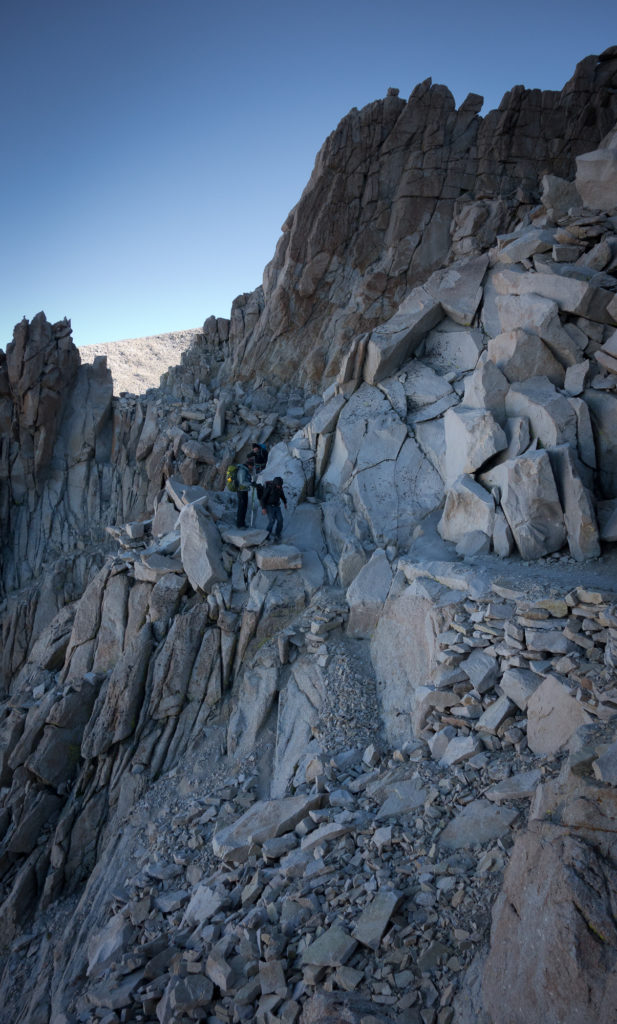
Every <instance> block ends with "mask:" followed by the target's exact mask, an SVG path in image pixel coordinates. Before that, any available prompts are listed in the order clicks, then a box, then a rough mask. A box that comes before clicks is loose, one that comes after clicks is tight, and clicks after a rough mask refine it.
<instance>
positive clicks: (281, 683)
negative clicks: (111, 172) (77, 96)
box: [0, 48, 617, 1024]
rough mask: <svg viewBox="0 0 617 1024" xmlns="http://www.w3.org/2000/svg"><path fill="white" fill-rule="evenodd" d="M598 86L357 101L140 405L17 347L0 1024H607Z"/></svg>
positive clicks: (4, 568)
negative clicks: (273, 232) (243, 275)
mask: <svg viewBox="0 0 617 1024" xmlns="http://www.w3.org/2000/svg"><path fill="white" fill-rule="evenodd" d="M616 97H617V51H616V50H615V49H614V48H613V49H611V50H607V51H606V52H605V53H604V54H603V55H602V56H601V57H599V58H597V57H590V58H588V59H586V60H585V61H583V62H582V63H581V64H580V65H579V66H578V68H577V70H576V73H575V75H574V77H573V79H572V80H571V82H570V83H568V85H567V86H565V87H564V89H563V90H562V91H561V92H560V93H548V94H547V93H544V94H541V93H538V92H530V91H528V90H524V89H522V88H521V87H517V88H516V89H515V90H513V91H512V92H511V93H509V94H508V95H507V96H506V97H505V98H504V100H503V102H502V104H501V106H500V109H499V110H498V111H496V112H492V113H491V114H489V115H487V117H486V118H484V119H480V117H479V115H478V111H479V109H480V106H481V103H480V100H479V98H478V97H470V98H468V100H467V101H465V103H464V104H463V105H462V107H461V108H460V110H458V111H456V110H455V109H454V105H453V103H452V100H451V97H450V94H449V93H448V92H447V90H445V89H444V88H443V87H433V86H431V85H430V83H424V84H423V85H421V86H419V87H418V88H417V89H416V90H415V91H414V93H413V94H412V96H411V98H410V100H409V102H408V103H404V102H403V101H402V100H401V99H399V98H398V96H397V95H394V94H392V95H389V96H388V97H386V98H385V99H384V100H382V101H378V102H377V103H375V104H371V105H370V106H369V107H368V108H366V109H365V110H363V111H360V112H358V111H352V112H351V113H350V114H349V115H348V117H347V118H345V119H344V120H343V122H342V123H341V125H340V126H339V128H338V129H337V131H336V132H335V133H334V134H333V135H332V136H331V137H330V138H329V139H328V140H327V141H326V143H325V145H324V147H323V149H322V150H321V152H320V154H319V156H318V158H317V162H316V166H315V169H314V172H313V175H312V177H311V179H310V181H309V184H308V185H307V188H306V189H305V192H304V193H303V196H302V198H301V200H300V202H299V204H298V206H297V207H296V208H295V210H294V211H292V213H291V214H290V217H289V218H288V221H287V223H286V225H285V226H284V230H283V237H282V239H281V242H280V244H279V247H278V248H277V253H276V254H275V257H274V260H273V262H272V263H271V264H270V266H269V267H268V268H267V269H266V273H265V278H264V286H263V288H262V289H258V290H257V291H256V292H255V293H252V294H247V295H243V296H241V297H240V298H239V299H237V300H236V302H235V303H234V306H233V309H232V311H231V317H230V320H224V319H215V318H210V319H208V320H207V321H206V323H205V324H204V329H203V334H202V335H200V336H199V338H197V339H196V341H195V342H194V344H193V345H192V346H191V348H190V349H189V350H188V351H187V352H185V353H184V355H183V357H182V361H181V363H180V364H179V366H177V367H174V368H172V369H170V370H169V371H168V372H167V374H165V375H164V376H163V378H162V379H161V386H160V388H159V389H158V390H157V391H150V392H148V393H147V394H145V395H143V396H131V395H123V396H121V397H114V396H113V394H112V386H111V378H110V374H109V371H108V370H107V367H106V364H105V360H104V359H97V360H95V362H94V363H93V365H91V366H90V365H87V366H82V365H80V360H79V354H78V350H77V349H76V348H75V346H74V345H73V343H72V340H71V337H70V324H68V323H67V322H63V323H60V324H54V325H52V324H49V323H48V322H47V320H46V318H45V316H44V315H43V314H42V313H41V314H39V315H38V316H37V317H35V318H34V320H33V321H32V322H31V323H28V322H27V321H22V323H21V324H19V325H18V327H17V328H16V330H15V335H14V338H13V342H12V343H11V344H10V345H9V346H8V347H7V352H6V356H1V357H0V358H1V362H0V423H1V426H2V432H1V435H0V437H1V445H2V447H1V450H0V452H1V454H0V505H1V507H2V525H1V527H0V529H1V534H0V546H1V551H2V562H1V571H0V586H1V588H2V589H1V590H0V602H1V603H0V617H1V624H2V671H3V677H2V686H3V701H2V707H1V715H2V717H1V720H0V774H1V778H0V786H1V787H2V788H1V790H0V797H1V805H0V879H1V886H2V890H1V894H0V895H1V899H2V902H1V905H0V920H1V922H2V929H1V932H2V938H3V951H2V957H3V975H2V980H1V982H0V1005H2V1007H3V1008H4V1009H3V1013H4V1015H5V1018H6V1020H7V1021H8V1020H10V1021H22V1022H24V1024H25V1022H30V1024H38V1022H41V1024H47V1022H49V1024H77V1022H84V1024H86V1022H88V1024H94V1022H95V1021H97V1022H100V1021H104V1022H105V1024H117V1022H119V1021H126V1022H129V1021H144V1022H152V1024H155V1022H157V1021H158V1022H159V1024H172V1022H173V1024H181V1022H185V1021H191V1020H212V1021H215V1020H216V1021H224V1022H225V1021H228V1022H230V1024H231V1022H233V1024H235V1022H239V1021H250V1020H257V1021H260V1022H261V1021H263V1022H267V1024H274V1022H276V1021H281V1022H283V1021H284V1022H289V1024H293V1022H295V1021H301V1022H303V1024H309V1022H317V1021H320V1022H326V1021H331V1022H334V1021H348V1022H354V1021H357V1022H360V1021H364V1022H366V1024H368V1022H370V1021H388V1022H389V1021H391V1022H395V1021H396V1022H400V1024H406V1022H409V1024H451V1022H453V1021H455V1022H458V1024H467V1022H471V1021H472V1020H473V1021H476V1022H478V1021H479V1022H481V1024H506V1022H507V1024H511V1022H513V1021H519V1020H520V1021H523V1020H525V1021H527V1022H528V1021H533V1020H540V1019H543V1020H546V1021H548V1022H554V1024H582V1022H584V1021H589V1020H594V1021H598V1022H601V1024H609V1022H611V1021H612V1020H613V1016H614V1006H615V977H616V974H615V972H616V964H617V939H616V937H615V936H616V934H617V932H616V926H615V916H616V911H615V892H616V887H617V871H616V850H615V839H614V837H615V833H616V827H615V826H616V819H617V795H616V794H617V790H616V785H617V774H616V769H615V753H616V751H617V736H616V730H617V719H616V716H617V690H616V688H615V686H614V670H615V665H616V664H617V590H616V589H615V586H614V571H615V555H614V551H613V546H614V542H615V541H616V540H617V525H616V522H617V461H616V459H617V449H616V448H615V440H614V439H615V437H616V436H617V429H616V428H617V393H616V392H617V294H616V293H617V155H616V154H617V149H616V145H617V142H616V140H617V136H616V135H615V131H614V130H613V129H614V126H615V122H616V121H617V99H616ZM253 441H260V442H263V443H265V444H267V446H268V448H269V455H268V463H267V467H266V470H265V473H264V474H263V475H262V479H266V478H270V477H273V476H275V475H280V476H281V477H282V478H283V480H284V482H285V488H286V493H287V501H288V505H287V508H286V509H285V513H284V514H285V532H284V539H283V543H282V544H278V545H276V544H269V543H267V542H266V535H265V531H264V530H263V529H261V527H262V524H263V521H264V520H263V517H262V516H261V510H260V509H259V507H258V504H257V503H256V502H255V499H254V496H253V495H252V497H251V502H250V505H249V520H248V522H247V528H245V529H237V528H236V526H235V504H236V498H235V495H233V494H231V493H229V492H226V491H224V490H223V489H222V488H223V484H224V478H225V471H226V468H227V466H228V465H229V464H230V463H231V462H234V461H237V460H238V459H241V458H244V457H245V456H246V453H247V451H248V449H249V447H250V444H251V442H253Z"/></svg>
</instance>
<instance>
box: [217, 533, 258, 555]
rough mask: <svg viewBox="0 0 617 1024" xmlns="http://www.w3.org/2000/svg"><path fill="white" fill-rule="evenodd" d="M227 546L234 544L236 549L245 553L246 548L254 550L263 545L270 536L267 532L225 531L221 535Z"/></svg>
mask: <svg viewBox="0 0 617 1024" xmlns="http://www.w3.org/2000/svg"><path fill="white" fill-rule="evenodd" d="M221 536H222V538H223V540H224V542H225V544H233V546H234V547H235V548H239V549H240V550H241V551H243V550H244V549H245V548H254V547H256V546H257V545H258V544H262V543H263V542H264V540H265V539H266V537H267V536H268V531H267V530H225V532H224V533H223V534H222V535H221Z"/></svg>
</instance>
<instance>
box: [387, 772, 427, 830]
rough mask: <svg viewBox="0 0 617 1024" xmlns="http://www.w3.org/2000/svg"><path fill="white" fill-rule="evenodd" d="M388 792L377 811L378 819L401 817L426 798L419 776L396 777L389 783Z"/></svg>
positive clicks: (418, 805) (420, 804)
mask: <svg viewBox="0 0 617 1024" xmlns="http://www.w3.org/2000/svg"><path fill="white" fill-rule="evenodd" d="M389 789H390V794H389V796H388V797H387V799H386V800H385V801H384V802H383V804H382V805H381V807H380V808H379V810H378V812H377V815H376V817H377V819H378V820H379V821H381V820H383V819H384V818H401V817H405V816H406V815H408V814H411V812H412V811H414V810H415V809H416V808H417V807H421V806H422V804H423V803H424V801H425V799H426V789H424V787H423V786H422V781H421V779H419V778H413V779H398V780H395V781H393V782H392V783H391V785H390V787H389Z"/></svg>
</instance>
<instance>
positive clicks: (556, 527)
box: [500, 451, 566, 559]
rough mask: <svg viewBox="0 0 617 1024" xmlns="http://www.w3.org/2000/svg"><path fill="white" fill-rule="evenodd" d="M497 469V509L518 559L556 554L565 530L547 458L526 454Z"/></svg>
mask: <svg viewBox="0 0 617 1024" xmlns="http://www.w3.org/2000/svg"><path fill="white" fill-rule="evenodd" d="M500 468H501V470H502V477H501V507H502V509H503V512H504V515H505V517H506V519H507V520H508V525H509V527H510V529H511V530H512V536H513V537H514V541H515V544H516V546H517V548H518V550H519V552H520V554H521V557H522V558H526V559H533V558H542V557H543V556H544V555H548V554H550V553H551V552H552V551H559V549H560V548H561V547H562V546H563V544H564V543H565V540H566V528H565V523H564V518H563V512H562V508H561V503H560V501H559V494H558V492H557V487H556V484H555V479H554V477H553V472H552V469H551V463H550V459H549V456H548V454H547V453H546V452H543V451H533V452H528V453H527V454H526V455H519V456H518V458H516V459H511V460H510V461H509V462H505V463H504V465H503V466H502V467H500Z"/></svg>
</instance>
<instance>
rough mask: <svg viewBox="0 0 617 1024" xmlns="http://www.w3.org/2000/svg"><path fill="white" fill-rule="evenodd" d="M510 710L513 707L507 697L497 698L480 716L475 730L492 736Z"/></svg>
mask: <svg viewBox="0 0 617 1024" xmlns="http://www.w3.org/2000/svg"><path fill="white" fill-rule="evenodd" d="M512 710H513V705H512V703H511V702H510V701H509V700H508V698H507V697H505V696H504V697H498V698H497V700H496V701H494V702H493V703H492V704H490V705H489V707H487V709H486V711H484V713H483V714H482V715H481V716H480V718H479V719H478V721H477V722H476V729H477V730H478V732H488V733H491V734H492V735H493V736H494V735H495V734H496V732H497V730H498V729H499V726H500V725H501V724H502V723H503V722H504V720H505V719H506V718H508V717H509V715H510V714H511V713H512Z"/></svg>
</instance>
